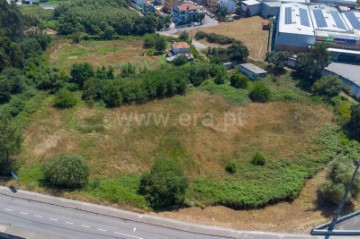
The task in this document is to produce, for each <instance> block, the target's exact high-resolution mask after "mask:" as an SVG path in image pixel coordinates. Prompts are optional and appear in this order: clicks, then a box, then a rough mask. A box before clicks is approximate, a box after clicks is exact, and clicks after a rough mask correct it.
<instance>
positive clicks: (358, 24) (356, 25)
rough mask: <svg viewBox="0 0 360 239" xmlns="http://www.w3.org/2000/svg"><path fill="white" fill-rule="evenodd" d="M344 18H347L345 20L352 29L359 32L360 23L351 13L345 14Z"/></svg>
mask: <svg viewBox="0 0 360 239" xmlns="http://www.w3.org/2000/svg"><path fill="white" fill-rule="evenodd" d="M345 16H346V17H347V19H349V22H350V23H351V25H352V26H353V28H355V29H357V30H360V21H359V19H357V17H356V16H355V14H354V13H353V12H346V13H345Z"/></svg>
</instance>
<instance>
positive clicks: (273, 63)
mask: <svg viewBox="0 0 360 239" xmlns="http://www.w3.org/2000/svg"><path fill="white" fill-rule="evenodd" d="M289 57H290V53H289V52H287V51H272V52H271V53H266V61H267V62H268V63H269V65H270V67H271V68H273V69H274V70H275V71H276V72H279V71H280V70H282V69H283V68H284V67H285V66H286V62H287V59H288V58H289Z"/></svg>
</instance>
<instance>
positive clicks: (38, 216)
mask: <svg viewBox="0 0 360 239" xmlns="http://www.w3.org/2000/svg"><path fill="white" fill-rule="evenodd" d="M34 217H37V218H42V216H40V215H36V214H35V215H34Z"/></svg>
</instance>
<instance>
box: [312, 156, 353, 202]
mask: <svg viewBox="0 0 360 239" xmlns="http://www.w3.org/2000/svg"><path fill="white" fill-rule="evenodd" d="M353 172H354V168H353V167H352V160H351V159H350V158H349V157H346V156H344V157H341V158H339V159H338V160H337V161H335V162H334V163H332V164H331V166H330V173H329V174H328V180H329V181H327V182H326V183H324V184H322V185H320V188H319V192H320V195H321V196H323V198H324V199H325V200H327V201H329V202H331V203H334V204H339V203H340V201H341V199H342V198H343V196H344V194H345V189H346V187H347V185H348V184H349V182H350V180H351V177H352V174H353ZM359 195H360V178H359V177H356V179H355V182H354V185H353V187H352V188H351V191H350V196H349V197H348V198H347V201H348V202H349V201H350V200H351V199H356V198H357V197H358V196H359Z"/></svg>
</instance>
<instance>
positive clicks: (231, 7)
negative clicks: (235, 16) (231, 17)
mask: <svg viewBox="0 0 360 239" xmlns="http://www.w3.org/2000/svg"><path fill="white" fill-rule="evenodd" d="M217 7H219V8H220V7H225V8H226V9H227V10H228V13H234V12H235V9H236V3H235V1H233V0H220V1H218V3H217Z"/></svg>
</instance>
